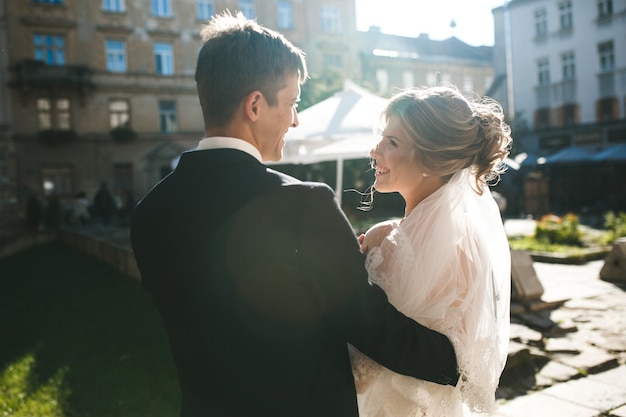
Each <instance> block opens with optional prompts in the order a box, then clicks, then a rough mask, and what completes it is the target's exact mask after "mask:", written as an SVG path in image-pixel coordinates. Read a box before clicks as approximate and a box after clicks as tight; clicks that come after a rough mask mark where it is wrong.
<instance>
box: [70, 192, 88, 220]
mask: <svg viewBox="0 0 626 417" xmlns="http://www.w3.org/2000/svg"><path fill="white" fill-rule="evenodd" d="M73 217H74V219H75V220H76V221H77V222H78V223H79V224H81V225H84V224H86V223H87V221H88V220H89V217H90V216H89V199H88V198H87V193H85V192H84V191H79V192H78V193H76V197H75V198H74V205H73Z"/></svg>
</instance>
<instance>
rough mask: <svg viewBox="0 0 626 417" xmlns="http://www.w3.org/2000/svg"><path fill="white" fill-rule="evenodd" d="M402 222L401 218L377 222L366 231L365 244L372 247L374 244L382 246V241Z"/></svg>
mask: <svg viewBox="0 0 626 417" xmlns="http://www.w3.org/2000/svg"><path fill="white" fill-rule="evenodd" d="M399 224H400V220H399V219H393V220H386V221H383V222H380V223H376V224H375V225H374V226H372V227H370V228H369V229H368V230H367V232H365V244H366V246H367V247H369V248H371V247H374V246H380V243H381V242H382V241H383V239H384V238H386V237H387V236H388V235H389V233H391V231H392V230H393V229H395V228H396V227H398V225H399Z"/></svg>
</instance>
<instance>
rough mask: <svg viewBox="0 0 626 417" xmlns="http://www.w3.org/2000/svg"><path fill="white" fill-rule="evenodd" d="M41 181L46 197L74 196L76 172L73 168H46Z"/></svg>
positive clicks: (43, 170)
mask: <svg viewBox="0 0 626 417" xmlns="http://www.w3.org/2000/svg"><path fill="white" fill-rule="evenodd" d="M41 179H42V187H43V190H44V194H45V195H55V196H59V197H69V196H73V194H74V170H73V169H72V168H71V167H67V166H65V167H63V166H61V167H44V168H43V169H42V172H41Z"/></svg>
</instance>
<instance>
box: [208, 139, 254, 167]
mask: <svg viewBox="0 0 626 417" xmlns="http://www.w3.org/2000/svg"><path fill="white" fill-rule="evenodd" d="M223 148H227V149H237V150H239V151H243V152H245V153H247V154H250V155H251V156H253V157H255V158H256V159H258V161H259V162H261V163H263V157H262V156H261V152H259V150H258V149H257V148H255V147H254V145H252V144H251V143H249V142H246V141H245V140H243V139H237V138H229V137H226V136H211V137H208V138H204V139H202V140H201V141H200V142H199V143H198V146H197V147H196V150H202V149H223Z"/></svg>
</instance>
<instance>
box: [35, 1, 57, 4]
mask: <svg viewBox="0 0 626 417" xmlns="http://www.w3.org/2000/svg"><path fill="white" fill-rule="evenodd" d="M31 2H32V3H41V4H63V0H31Z"/></svg>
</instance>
